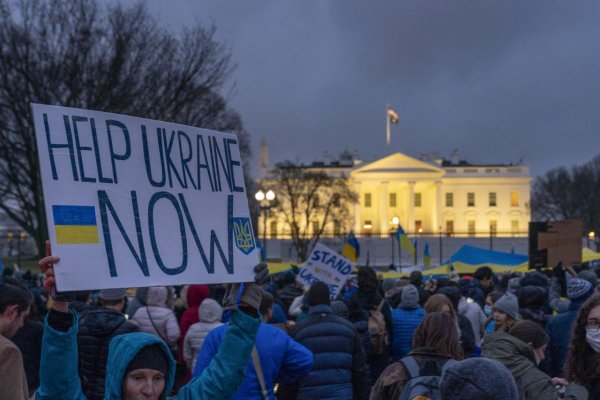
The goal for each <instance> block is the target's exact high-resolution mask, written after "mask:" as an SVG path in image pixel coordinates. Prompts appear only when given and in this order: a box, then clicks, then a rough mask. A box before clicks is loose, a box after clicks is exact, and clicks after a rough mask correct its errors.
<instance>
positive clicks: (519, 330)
mask: <svg viewBox="0 0 600 400" xmlns="http://www.w3.org/2000/svg"><path fill="white" fill-rule="evenodd" d="M508 333H510V334H511V335H512V336H514V337H516V338H517V339H519V340H521V341H522V342H525V343H531V345H532V346H533V348H534V349H539V348H540V347H542V346H543V345H545V344H546V343H548V342H549V341H550V336H548V334H547V333H546V331H544V328H542V327H541V326H540V325H538V324H537V323H535V322H533V321H528V320H524V321H519V322H517V323H516V324H514V325H513V326H512V328H510V331H508Z"/></svg>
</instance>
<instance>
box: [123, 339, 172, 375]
mask: <svg viewBox="0 0 600 400" xmlns="http://www.w3.org/2000/svg"><path fill="white" fill-rule="evenodd" d="M144 368H147V369H154V370H156V371H160V372H162V373H163V374H164V375H165V376H167V375H168V372H169V360H168V358H167V355H166V354H165V352H164V351H163V349H162V347H161V346H160V345H159V344H153V345H150V346H146V347H143V348H142V349H141V350H140V351H138V353H137V354H136V355H135V357H133V360H131V362H130V363H129V365H128V366H127V369H126V370H125V373H126V374H127V373H129V372H130V371H134V370H136V369H144Z"/></svg>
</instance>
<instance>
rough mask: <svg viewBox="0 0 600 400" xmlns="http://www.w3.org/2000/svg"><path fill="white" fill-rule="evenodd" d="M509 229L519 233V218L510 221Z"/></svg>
mask: <svg viewBox="0 0 600 400" xmlns="http://www.w3.org/2000/svg"><path fill="white" fill-rule="evenodd" d="M510 231H511V232H512V233H519V220H518V219H513V220H511V221H510Z"/></svg>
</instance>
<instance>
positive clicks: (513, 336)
mask: <svg viewBox="0 0 600 400" xmlns="http://www.w3.org/2000/svg"><path fill="white" fill-rule="evenodd" d="M549 340H550V338H549V337H548V335H547V334H546V333H545V332H544V329H543V328H542V327H541V326H540V325H538V324H536V323H535V322H533V321H529V320H522V321H518V322H517V323H515V324H514V325H513V326H512V327H511V328H510V330H509V331H508V332H504V331H497V332H494V333H493V334H491V335H489V336H488V337H487V338H486V340H485V342H484V344H483V356H484V357H486V358H490V359H493V360H496V361H498V362H500V363H501V364H503V365H504V366H505V367H506V368H508V369H509V371H510V372H511V374H512V375H513V378H514V379H515V383H516V384H517V390H518V391H519V398H520V399H523V400H533V399H536V400H556V399H558V396H559V392H558V390H557V388H556V386H557V385H560V386H567V385H568V382H567V381H566V380H565V379H562V378H558V377H555V378H550V376H548V375H546V374H545V373H544V372H542V371H541V370H540V369H539V368H538V365H539V364H540V362H542V361H543V360H544V351H545V349H546V345H547V343H548V341H549ZM566 389H567V391H568V397H567V398H569V399H581V398H582V397H580V396H581V395H582V393H585V390H582V388H581V387H580V386H578V385H573V386H570V385H569V386H568V387H567V388H566ZM583 398H584V399H585V398H587V394H584V395H583Z"/></svg>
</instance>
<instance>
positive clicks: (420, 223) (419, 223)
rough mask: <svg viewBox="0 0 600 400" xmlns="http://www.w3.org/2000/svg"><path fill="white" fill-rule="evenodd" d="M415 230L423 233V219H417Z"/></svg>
mask: <svg viewBox="0 0 600 400" xmlns="http://www.w3.org/2000/svg"><path fill="white" fill-rule="evenodd" d="M415 232H416V233H423V221H420V220H416V221H415Z"/></svg>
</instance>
